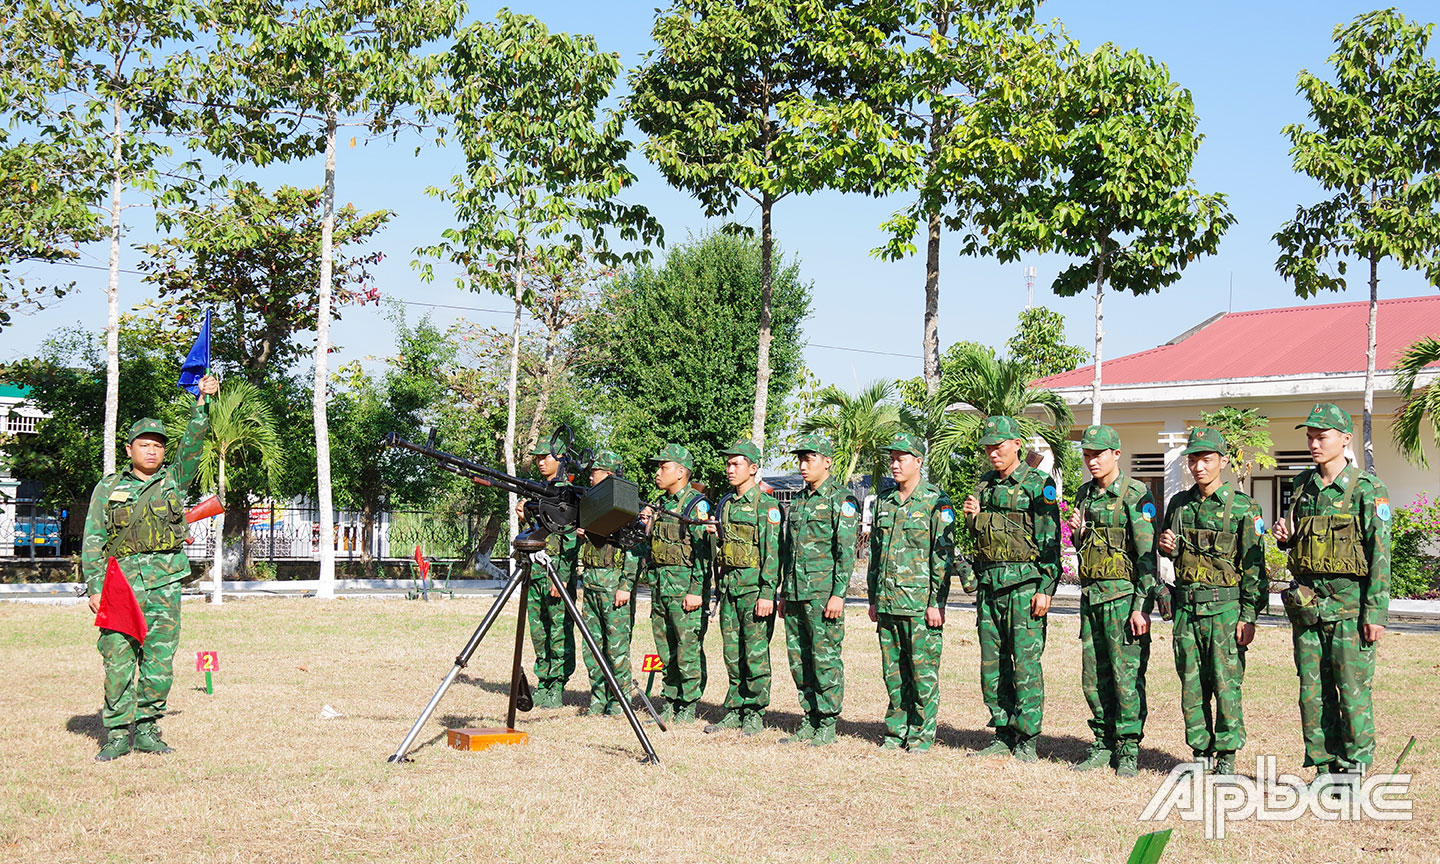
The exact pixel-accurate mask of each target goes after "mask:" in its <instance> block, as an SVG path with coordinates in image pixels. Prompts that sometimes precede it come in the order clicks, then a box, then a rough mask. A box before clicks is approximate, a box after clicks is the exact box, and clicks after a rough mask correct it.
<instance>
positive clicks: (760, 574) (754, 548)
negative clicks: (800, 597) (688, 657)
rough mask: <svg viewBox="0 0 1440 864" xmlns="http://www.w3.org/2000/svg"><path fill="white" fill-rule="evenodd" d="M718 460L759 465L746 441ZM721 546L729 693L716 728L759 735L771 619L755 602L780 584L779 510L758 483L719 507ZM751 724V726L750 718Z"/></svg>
mask: <svg viewBox="0 0 1440 864" xmlns="http://www.w3.org/2000/svg"><path fill="white" fill-rule="evenodd" d="M720 455H722V456H744V457H745V458H747V459H749V460H750V461H751V462H752V463H754V464H757V465H758V464H759V463H760V451H759V448H757V447H756V446H755V445H754V444H753V443H751V442H750V441H741V442H738V443H737V444H736V445H735V446H733V447H731V448H730V449H729V450H721V451H720ZM718 517H719V519H720V528H721V532H722V536H723V538H724V539H723V540H721V541H720V542H719V548H718V550H717V551H716V563H717V564H718V565H719V574H720V585H719V590H720V595H721V596H720V637H721V641H722V643H723V644H724V647H725V671H726V673H727V675H728V677H729V680H730V687H729V689H728V690H727V691H726V693H725V708H726V710H727V711H729V712H730V713H729V714H727V715H726V717H725V719H724V720H722V721H721V722H720V723H719V724H716V725H717V726H722V727H726V728H728V727H729V726H731V725H737V724H738V725H741V726H744V725H745V724H746V722H747V721H748V723H749V724H750V725H749V727H748V728H747V729H746V731H747V732H751V733H753V732H758V731H760V727H761V726H762V725H763V723H764V717H765V709H766V707H768V706H769V705H770V638H771V637H772V636H773V635H774V633H775V613H773V612H771V613H770V614H769V615H766V616H765V617H764V618H761V617H759V616H757V615H756V614H755V603H756V601H758V600H770V601H772V602H773V601H774V599H775V589H776V588H777V587H778V583H779V581H780V533H781V527H780V505H779V503H778V502H776V500H775V498H774V497H773V496H772V495H770V494H768V493H767V492H765V491H764V490H763V489H761V488H760V485H759V484H758V483H757V484H755V485H754V486H752V487H750V489H749V490H748V491H747V492H745V494H743V495H735V496H733V497H731V498H730V499H729V500H728V501H726V502H724V504H723V506H722V507H721V509H720V512H719V514H718ZM751 717H754V718H755V719H753V720H751V719H750V718H751Z"/></svg>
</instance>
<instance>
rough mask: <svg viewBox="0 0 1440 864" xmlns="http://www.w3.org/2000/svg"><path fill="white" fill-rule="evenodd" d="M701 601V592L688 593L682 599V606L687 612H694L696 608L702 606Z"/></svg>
mask: <svg viewBox="0 0 1440 864" xmlns="http://www.w3.org/2000/svg"><path fill="white" fill-rule="evenodd" d="M700 603H701V600H700V595H699V594H686V595H685V599H684V600H682V601H680V606H681V608H683V609H684V610H685V611H686V612H694V611H695V610H696V609H699V608H700Z"/></svg>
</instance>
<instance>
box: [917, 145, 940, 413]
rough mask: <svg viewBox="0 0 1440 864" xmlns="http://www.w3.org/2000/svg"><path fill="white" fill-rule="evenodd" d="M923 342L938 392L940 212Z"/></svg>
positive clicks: (930, 248) (933, 225)
mask: <svg viewBox="0 0 1440 864" xmlns="http://www.w3.org/2000/svg"><path fill="white" fill-rule="evenodd" d="M931 134H932V135H933V134H935V133H934V132H933V131H932V133H931ZM932 146H933V145H932ZM921 344H922V346H923V348H924V350H923V353H924V355H925V392H926V393H928V394H929V395H931V396H934V395H935V393H936V392H937V391H939V389H940V214H939V213H931V214H930V235H929V239H928V240H927V242H926V244H925V338H924V339H923V340H922V343H921Z"/></svg>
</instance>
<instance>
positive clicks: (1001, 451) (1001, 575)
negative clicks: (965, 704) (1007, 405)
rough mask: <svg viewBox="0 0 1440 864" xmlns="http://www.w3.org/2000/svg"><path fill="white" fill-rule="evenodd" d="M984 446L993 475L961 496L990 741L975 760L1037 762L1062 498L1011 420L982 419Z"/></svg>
mask: <svg viewBox="0 0 1440 864" xmlns="http://www.w3.org/2000/svg"><path fill="white" fill-rule="evenodd" d="M980 444H981V445H982V446H983V447H984V448H985V455H986V457H987V458H988V459H989V460H990V465H991V466H992V467H993V468H994V469H995V470H993V471H990V472H988V473H986V474H985V475H984V476H983V477H981V478H980V484H979V486H978V487H976V490H975V494H974V495H971V496H970V497H968V498H966V499H965V506H964V511H965V526H966V528H967V529H968V530H969V531H970V536H971V537H972V538H974V541H975V553H976V557H975V575H976V581H977V583H978V587H979V590H978V593H977V594H976V596H975V610H976V614H975V623H976V629H977V630H978V633H979V641H980V692H981V693H982V694H983V696H984V698H985V706H986V707H987V708H989V709H990V723H989V725H990V726H993V727H994V728H995V740H994V741H993V742H992V743H991V744H990V745H989V746H988V747H986V748H984V749H983V750H980V751H979V752H978V753H977V754H976V755H979V756H999V755H1012V754H1013V755H1014V756H1015V758H1016V759H1019V760H1021V761H1024V762H1033V761H1035V759H1036V754H1035V739H1036V738H1037V737H1039V735H1040V723H1041V719H1042V717H1043V714H1044V711H1045V679H1044V674H1043V670H1042V669H1041V665H1040V657H1041V655H1042V654H1043V653H1044V651H1045V622H1046V617H1045V616H1046V615H1048V614H1049V612H1050V598H1051V597H1052V596H1053V595H1054V594H1055V587H1056V586H1057V585H1058V584H1059V583H1060V511H1059V506H1058V503H1057V502H1058V500H1059V492H1058V491H1057V489H1056V486H1055V481H1054V480H1053V479H1051V477H1050V475H1048V474H1046V473H1045V472H1044V471H1041V470H1039V469H1038V468H1032V467H1030V466H1029V465H1028V464H1026V462H1025V460H1024V458H1023V453H1022V447H1023V433H1022V432H1021V431H1020V424H1019V422H1018V421H1016V420H1015V418H1014V417H1005V416H996V417H988V418H986V420H985V425H984V427H983V429H982V433H981V438H980Z"/></svg>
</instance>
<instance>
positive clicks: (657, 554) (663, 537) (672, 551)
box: [650, 508, 695, 567]
mask: <svg viewBox="0 0 1440 864" xmlns="http://www.w3.org/2000/svg"><path fill="white" fill-rule="evenodd" d="M681 512H684V509H683V508H682V510H681ZM650 563H651V564H658V565H660V566H662V567H688V566H690V565H691V564H693V563H695V544H694V543H693V542H692V541H691V540H690V531H689V528H688V526H686V525H682V524H681V523H680V522H678V521H676V520H675V519H674V517H668V518H667V517H663V516H658V515H657V516H656V518H655V522H654V524H653V525H652V526H651V528H650Z"/></svg>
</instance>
